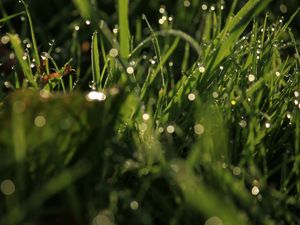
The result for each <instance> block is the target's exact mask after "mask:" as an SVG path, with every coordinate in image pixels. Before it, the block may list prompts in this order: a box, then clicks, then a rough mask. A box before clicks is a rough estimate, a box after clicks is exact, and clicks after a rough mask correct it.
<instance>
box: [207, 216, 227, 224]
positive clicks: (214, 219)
mask: <svg viewBox="0 0 300 225" xmlns="http://www.w3.org/2000/svg"><path fill="white" fill-rule="evenodd" d="M205 225H223V222H222V220H221V219H220V218H219V217H217V216H213V217H210V218H209V219H208V220H206V222H205Z"/></svg>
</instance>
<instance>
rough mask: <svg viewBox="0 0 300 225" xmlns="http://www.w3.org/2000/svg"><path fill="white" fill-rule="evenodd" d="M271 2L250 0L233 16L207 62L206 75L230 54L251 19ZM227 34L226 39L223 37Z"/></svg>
mask: <svg viewBox="0 0 300 225" xmlns="http://www.w3.org/2000/svg"><path fill="white" fill-rule="evenodd" d="M271 1H272V0H266V1H263V2H261V1H259V0H250V1H248V2H247V3H246V5H245V6H244V7H243V8H242V9H241V10H240V11H239V12H238V13H237V14H236V16H234V18H233V19H232V20H230V21H229V22H228V24H227V25H226V27H225V28H224V29H223V31H222V32H221V34H220V38H221V39H220V41H219V43H218V48H217V51H216V53H215V54H213V55H212V57H211V58H210V60H209V63H208V64H209V66H208V68H207V74H210V72H211V71H212V70H214V69H215V68H216V66H217V65H218V64H219V63H220V62H221V61H222V60H223V59H224V58H225V57H227V56H228V55H229V54H230V50H231V48H232V46H233V45H234V43H235V42H236V40H237V39H238V38H239V36H240V35H241V34H242V33H243V32H244V30H245V29H246V28H247V26H248V24H249V23H250V22H251V21H252V19H253V18H254V17H255V16H256V15H258V14H259V13H260V12H261V11H262V10H264V9H265V7H266V6H267V5H268V4H269V3H270V2H271ZM227 33H229V36H228V37H225V35H226V34H227Z"/></svg>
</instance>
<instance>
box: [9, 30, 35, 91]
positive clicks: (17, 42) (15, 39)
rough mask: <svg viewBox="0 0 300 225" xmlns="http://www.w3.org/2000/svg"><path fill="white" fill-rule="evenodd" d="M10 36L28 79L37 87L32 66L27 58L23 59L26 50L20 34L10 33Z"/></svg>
mask: <svg viewBox="0 0 300 225" xmlns="http://www.w3.org/2000/svg"><path fill="white" fill-rule="evenodd" d="M8 36H9V39H10V42H11V46H12V48H13V49H14V51H15V54H16V57H17V59H18V62H19V63H20V65H21V68H22V71H23V73H24V75H25V77H26V78H27V79H28V81H29V82H30V84H31V85H32V86H33V87H37V83H36V82H35V80H34V76H33V74H32V73H31V69H30V66H29V65H28V64H27V62H26V60H23V55H24V50H23V48H22V45H21V40H20V38H19V36H18V35H17V34H8Z"/></svg>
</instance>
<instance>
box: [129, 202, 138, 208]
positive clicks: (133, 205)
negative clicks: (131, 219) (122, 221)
mask: <svg viewBox="0 0 300 225" xmlns="http://www.w3.org/2000/svg"><path fill="white" fill-rule="evenodd" d="M130 208H131V209H132V210H137V209H138V208H139V203H138V202H137V201H132V202H130Z"/></svg>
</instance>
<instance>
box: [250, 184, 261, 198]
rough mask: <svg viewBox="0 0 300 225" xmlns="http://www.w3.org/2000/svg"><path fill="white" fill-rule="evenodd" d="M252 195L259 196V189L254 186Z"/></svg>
mask: <svg viewBox="0 0 300 225" xmlns="http://www.w3.org/2000/svg"><path fill="white" fill-rule="evenodd" d="M251 194H252V195H254V196H256V195H258V194H259V188H258V187H257V186H253V187H252V189H251Z"/></svg>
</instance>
